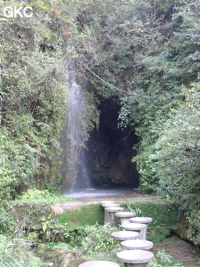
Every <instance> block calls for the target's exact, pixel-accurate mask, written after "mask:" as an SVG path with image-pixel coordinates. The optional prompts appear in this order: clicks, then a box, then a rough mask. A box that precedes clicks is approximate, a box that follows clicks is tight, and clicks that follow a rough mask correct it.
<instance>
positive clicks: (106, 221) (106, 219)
mask: <svg viewBox="0 0 200 267" xmlns="http://www.w3.org/2000/svg"><path fill="white" fill-rule="evenodd" d="M101 205H102V207H103V208H104V222H105V223H109V222H110V219H109V214H108V211H107V210H106V208H110V207H120V204H117V203H103V204H101Z"/></svg>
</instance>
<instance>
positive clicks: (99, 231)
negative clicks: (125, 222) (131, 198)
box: [73, 223, 120, 260]
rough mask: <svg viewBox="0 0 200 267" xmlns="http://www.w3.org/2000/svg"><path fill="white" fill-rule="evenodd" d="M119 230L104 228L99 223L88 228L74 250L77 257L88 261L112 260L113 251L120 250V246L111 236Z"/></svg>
mask: <svg viewBox="0 0 200 267" xmlns="http://www.w3.org/2000/svg"><path fill="white" fill-rule="evenodd" d="M118 230H119V229H117V228H116V227H111V226H109V225H103V226H102V225H99V224H98V223H96V224H94V225H92V226H86V227H85V229H84V231H83V232H82V234H81V235H80V237H79V243H78V244H76V246H75V247H74V248H73V253H74V254H75V257H76V258H77V259H81V258H84V259H87V260H89V259H90V260H102V257H103V259H104V258H105V259H106V260H109V259H111V257H112V253H111V251H112V250H113V249H114V250H120V244H119V242H118V241H117V240H114V239H113V238H111V236H110V234H111V233H112V232H115V231H118ZM112 260H113V259H112Z"/></svg>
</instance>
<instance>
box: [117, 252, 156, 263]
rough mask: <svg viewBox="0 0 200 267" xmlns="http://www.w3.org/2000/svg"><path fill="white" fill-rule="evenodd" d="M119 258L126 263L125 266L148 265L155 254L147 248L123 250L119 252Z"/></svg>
mask: <svg viewBox="0 0 200 267" xmlns="http://www.w3.org/2000/svg"><path fill="white" fill-rule="evenodd" d="M117 258H118V260H120V261H121V262H123V263H124V267H146V266H147V263H148V262H150V261H152V260H153V258H154V255H153V253H152V252H149V251H146V250H139V249H135V250H123V251H121V252H118V253H117Z"/></svg>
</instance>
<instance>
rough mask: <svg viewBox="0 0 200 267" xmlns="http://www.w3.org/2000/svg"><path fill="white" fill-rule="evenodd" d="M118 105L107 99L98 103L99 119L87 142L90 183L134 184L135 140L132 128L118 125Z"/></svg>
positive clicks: (97, 186)
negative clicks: (133, 158)
mask: <svg viewBox="0 0 200 267" xmlns="http://www.w3.org/2000/svg"><path fill="white" fill-rule="evenodd" d="M119 108H120V107H119V106H118V105H117V104H115V103H114V102H111V101H110V100H106V101H104V102H102V103H101V105H100V106H99V110H100V111H101V115H100V123H99V125H97V127H96V129H94V130H93V132H92V133H91V137H90V139H89V141H88V142H87V151H86V158H87V166H88V170H89V175H90V179H91V181H92V185H93V187H96V188H106V187H112V188H114V187H134V188H136V187H138V183H139V182H138V180H139V178H138V173H137V170H136V165H135V163H132V162H131V159H132V157H133V156H134V154H135V151H134V150H133V149H132V147H133V145H134V144H135V143H137V137H136V136H135V134H134V129H132V130H131V128H130V127H127V128H126V129H124V130H122V129H121V128H120V129H119V128H118V112H119Z"/></svg>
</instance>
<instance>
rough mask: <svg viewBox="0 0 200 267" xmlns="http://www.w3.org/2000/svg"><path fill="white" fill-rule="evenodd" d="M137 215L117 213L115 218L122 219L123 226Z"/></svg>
mask: <svg viewBox="0 0 200 267" xmlns="http://www.w3.org/2000/svg"><path fill="white" fill-rule="evenodd" d="M135 215H136V214H135V212H126V211H122V212H116V213H115V217H117V218H119V219H120V223H121V224H124V223H130V218H131V217H134V216H135Z"/></svg>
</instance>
